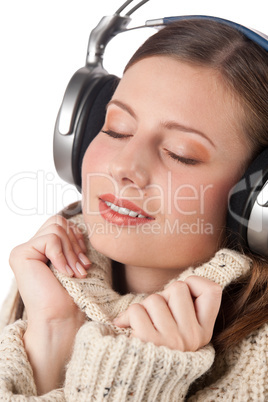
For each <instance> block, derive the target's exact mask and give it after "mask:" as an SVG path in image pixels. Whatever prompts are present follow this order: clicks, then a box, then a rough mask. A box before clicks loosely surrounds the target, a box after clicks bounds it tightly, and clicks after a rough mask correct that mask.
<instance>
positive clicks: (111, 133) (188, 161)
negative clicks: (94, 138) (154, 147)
mask: <svg viewBox="0 0 268 402" xmlns="http://www.w3.org/2000/svg"><path fill="white" fill-rule="evenodd" d="M101 132H102V133H104V134H107V135H109V136H110V137H112V138H118V139H125V138H128V137H131V135H130V134H119V133H116V132H115V131H112V130H101ZM164 151H165V152H166V153H167V155H168V156H169V157H170V158H172V159H174V160H175V161H176V162H180V163H184V164H185V165H191V166H194V165H197V164H198V163H199V161H197V160H195V159H191V158H184V157H182V156H179V155H177V154H174V153H173V152H171V151H169V150H168V149H164Z"/></svg>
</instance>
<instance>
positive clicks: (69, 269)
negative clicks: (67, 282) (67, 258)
mask: <svg viewBox="0 0 268 402" xmlns="http://www.w3.org/2000/svg"><path fill="white" fill-rule="evenodd" d="M65 269H66V272H67V274H68V276H74V272H73V270H72V269H71V268H70V267H69V266H68V265H66V267H65Z"/></svg>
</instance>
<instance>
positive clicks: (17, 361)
mask: <svg viewBox="0 0 268 402" xmlns="http://www.w3.org/2000/svg"><path fill="white" fill-rule="evenodd" d="M72 220H73V221H74V222H75V223H76V224H79V227H80V228H81V227H83V221H82V216H81V215H78V216H76V217H75V218H73V219H72ZM85 239H86V241H87V245H88V256H89V258H90V260H91V261H92V262H93V264H92V267H91V268H90V269H89V271H88V275H87V277H86V278H85V279H77V278H69V277H67V276H65V275H63V274H61V273H59V272H57V271H56V270H55V269H54V268H53V267H51V269H52V271H53V272H54V274H55V276H56V277H57V278H58V280H59V281H60V282H61V283H62V285H63V286H64V287H65V288H66V290H67V291H68V293H69V294H70V295H71V296H72V298H73V299H74V301H75V303H76V304H77V305H78V306H79V307H80V309H82V310H83V311H84V312H85V314H86V316H87V317H88V321H87V322H86V323H85V324H84V325H83V326H82V327H81V328H80V330H79V331H78V333H77V336H76V339H75V344H74V349H73V352H72V357H71V359H70V362H69V363H68V365H67V367H66V380H65V384H64V387H63V388H62V389H58V390H53V391H51V392H49V393H47V394H46V395H42V396H37V392H36V386H35V383H34V379H33V372H32V368H31V366H30V363H29V361H28V359H27V355H26V352H25V349H24V345H23V334H24V332H25V330H26V328H27V321H26V320H19V321H17V322H15V323H14V324H11V325H8V326H6V327H5V328H4V330H3V331H2V334H1V337H0V400H4V401H12V400H14V401H15V400H16V401H47V402H50V401H71V402H79V401H87V402H89V401H118V402H122V401H150V402H152V401H166V402H170V401H184V400H189V401H191V402H193V401H241V402H242V401H243V402H244V401H256V402H257V401H258V402H262V401H263V402H264V401H266V400H268V380H267V378H268V370H267V357H268V356H267V353H268V352H267V349H268V348H267V346H268V325H265V326H263V327H262V328H261V329H259V330H258V331H256V332H255V333H253V334H251V335H250V336H248V337H247V338H245V339H244V340H243V341H242V342H241V344H239V345H238V346H237V347H236V348H235V349H234V350H233V351H230V352H229V353H228V354H226V355H225V356H216V358H215V353H214V349H213V347H212V346H211V345H208V346H206V347H204V348H201V349H200V350H198V351H197V352H180V351H176V350H170V349H168V348H166V347H164V346H160V347H159V346H155V345H154V344H153V343H144V342H142V341H140V340H139V339H137V338H134V337H133V338H130V337H129V336H128V335H129V331H128V330H126V329H121V328H118V327H116V326H115V325H113V323H112V320H113V319H114V318H115V317H116V316H117V315H118V314H119V313H120V312H122V311H124V310H126V309H127V308H128V306H129V305H130V304H132V303H138V302H140V301H142V300H143V299H144V298H145V297H146V295H144V294H140V295H134V294H127V295H124V296H121V295H119V294H118V293H116V292H115V291H114V290H113V289H112V279H111V262H110V260H109V259H108V258H106V257H104V256H103V255H101V254H99V253H98V252H97V251H95V250H94V249H93V248H92V247H91V246H90V244H89V241H88V239H87V234H86V233H85ZM250 264H251V262H250V260H249V259H248V258H247V257H245V256H243V255H241V254H239V253H237V252H234V251H231V250H227V249H223V250H220V251H219V252H218V253H216V255H215V256H214V257H213V258H212V259H211V260H210V261H209V262H207V263H205V264H203V265H202V266H200V267H198V268H196V269H193V268H189V269H187V270H186V271H184V272H183V273H182V275H181V276H180V277H179V278H177V279H180V280H184V279H185V278H186V277H187V276H189V275H192V274H195V275H199V276H202V277H205V278H208V279H211V280H213V281H215V282H217V283H218V284H220V285H221V286H222V287H225V286H226V285H228V284H229V283H231V282H232V281H235V280H236V279H237V278H239V277H240V276H241V275H244V274H245V273H246V272H247V271H248V270H249V269H250ZM13 294H14V292H13ZM9 304H10V303H9ZM205 373H206V374H205ZM203 374H205V375H204V376H202V375H203ZM203 379H204V380H203ZM196 380H197V382H196V383H195V381H196ZM193 384H198V386H197V387H196V389H198V390H195V393H194V394H193V395H191V397H189V396H188V397H187V392H188V390H189V387H190V386H191V385H193ZM206 384H210V385H208V386H206Z"/></svg>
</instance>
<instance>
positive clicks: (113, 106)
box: [82, 56, 250, 269]
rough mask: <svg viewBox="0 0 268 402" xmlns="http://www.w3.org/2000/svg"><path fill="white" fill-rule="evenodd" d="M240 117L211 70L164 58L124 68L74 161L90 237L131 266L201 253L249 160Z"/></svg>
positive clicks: (218, 232)
mask: <svg viewBox="0 0 268 402" xmlns="http://www.w3.org/2000/svg"><path fill="white" fill-rule="evenodd" d="M240 116H241V111H240V109H239V107H238V104H237V102H236V101H235V99H234V96H232V94H231V93H230V91H228V90H226V88H225V87H224V84H223V81H222V80H221V78H220V76H219V74H218V73H216V72H215V71H214V70H212V69H209V68H201V67H195V66H191V65H189V64H186V63H183V62H180V61H178V60H175V59H172V58H169V57H164V56H157V57H156V56H155V57H150V58H147V59H144V60H142V61H139V62H137V63H136V64H134V65H133V66H132V67H130V68H129V69H128V70H127V71H126V73H125V74H124V76H123V78H122V80H121V82H120V84H119V86H118V88H117V89H116V91H115V93H114V96H113V98H112V100H111V102H110V103H109V105H108V107H107V114H106V120H105V124H104V126H103V129H102V131H101V132H100V133H99V134H98V135H97V137H96V138H95V139H94V140H93V142H92V143H91V144H90V146H89V147H88V149H87V152H86V154H85V157H84V161H83V167H82V188H83V214H84V219H85V222H86V224H87V226H88V231H89V236H90V238H91V242H92V245H93V246H94V247H95V248H96V249H97V250H99V251H100V252H102V253H103V254H105V255H107V256H109V257H110V258H112V259H114V260H116V261H120V262H121V263H123V264H130V265H135V266H140V267H157V268H169V269H173V268H174V269H184V268H186V267H187V266H190V265H195V264H197V263H200V262H202V261H204V260H206V259H208V258H210V257H211V256H212V255H213V254H214V253H215V251H216V250H217V249H218V248H219V246H220V241H221V240H222V236H223V235H224V230H223V228H224V226H225V219H226V211H227V197H228V193H229V191H230V189H231V188H232V186H233V185H234V184H235V183H236V182H237V181H238V180H239V178H240V176H241V174H242V172H243V169H244V167H245V164H246V163H247V162H248V160H249V158H250V151H249V147H248V146H247V145H246V141H245V139H244V138H243V133H242V132H241V129H240V127H241V125H240V124H239V120H241V117H240ZM119 208H120V209H119Z"/></svg>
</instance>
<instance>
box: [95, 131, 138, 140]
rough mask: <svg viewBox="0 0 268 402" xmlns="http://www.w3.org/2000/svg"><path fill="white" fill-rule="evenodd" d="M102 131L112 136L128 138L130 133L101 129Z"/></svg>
mask: <svg viewBox="0 0 268 402" xmlns="http://www.w3.org/2000/svg"><path fill="white" fill-rule="evenodd" d="M101 132H102V133H104V134H107V135H109V136H110V137H112V138H119V139H120V138H122V139H123V138H128V137H131V135H130V134H119V133H116V132H115V131H112V130H101Z"/></svg>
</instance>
